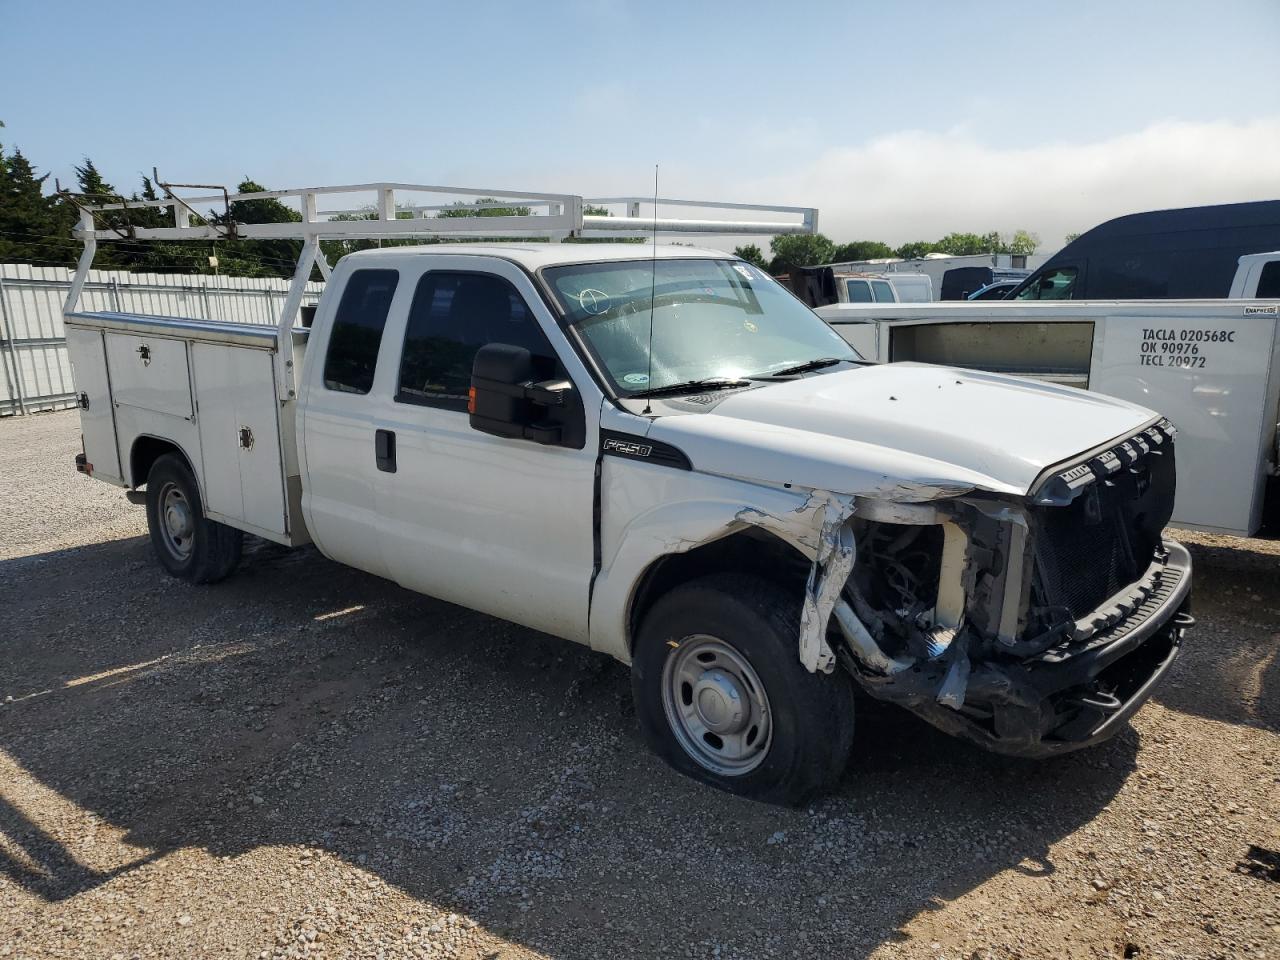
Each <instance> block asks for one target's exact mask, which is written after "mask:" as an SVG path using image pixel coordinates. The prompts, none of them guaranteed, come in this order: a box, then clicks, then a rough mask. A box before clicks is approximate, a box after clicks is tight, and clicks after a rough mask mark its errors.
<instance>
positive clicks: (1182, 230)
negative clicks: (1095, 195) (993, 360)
mask: <svg viewBox="0 0 1280 960" xmlns="http://www.w3.org/2000/svg"><path fill="white" fill-rule="evenodd" d="M1273 250H1280V200H1260V201H1257V202H1254V203H1224V204H1220V205H1218V206H1211V207H1184V208H1182V209H1179V210H1152V211H1149V212H1147V213H1132V214H1129V215H1128V216H1125V217H1117V218H1116V219H1114V220H1108V221H1107V222H1106V223H1102V224H1099V225H1098V226H1096V227H1094V228H1093V229H1092V230H1090V231H1088V232H1087V233H1082V234H1081V235H1080V236H1079V237H1077V238H1076V239H1075V240H1072V241H1071V242H1070V243H1069V244H1067V245H1066V246H1065V247H1063V248H1062V249H1061V250H1059V251H1058V252H1057V253H1055V254H1054V255H1053V256H1052V257H1050V258H1049V260H1048V261H1046V262H1045V264H1044V265H1043V266H1042V267H1040V269H1039V270H1037V271H1036V272H1035V273H1033V274H1031V276H1029V277H1027V279H1026V280H1024V281H1023V282H1022V283H1021V284H1019V285H1018V287H1017V288H1016V289H1015V290H1014V291H1013V292H1012V293H1010V294H1009V295H1008V299H1010V300H1170V299H1178V300H1183V299H1201V298H1209V299H1216V298H1220V297H1225V296H1227V294H1228V292H1229V291H1230V289H1231V281H1232V280H1233V279H1234V277H1235V274H1236V266H1237V261H1238V260H1239V259H1240V257H1242V256H1244V255H1245V254H1247V253H1268V252H1270V251H1273Z"/></svg>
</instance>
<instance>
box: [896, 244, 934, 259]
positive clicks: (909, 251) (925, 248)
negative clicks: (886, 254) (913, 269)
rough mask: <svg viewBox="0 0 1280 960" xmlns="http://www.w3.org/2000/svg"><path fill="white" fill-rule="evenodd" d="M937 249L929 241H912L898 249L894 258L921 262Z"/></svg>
mask: <svg viewBox="0 0 1280 960" xmlns="http://www.w3.org/2000/svg"><path fill="white" fill-rule="evenodd" d="M936 249H937V248H936V247H935V245H934V244H932V243H930V242H929V241H928V240H912V241H910V242H909V243H904V244H903V245H902V246H900V247H898V249H897V250H895V251H893V253H894V256H897V257H901V258H902V259H903V260H919V259H920V258H921V257H923V256H926V255H927V254H930V253H933V252H934V251H935V250H936Z"/></svg>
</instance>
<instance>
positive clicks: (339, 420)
mask: <svg viewBox="0 0 1280 960" xmlns="http://www.w3.org/2000/svg"><path fill="white" fill-rule="evenodd" d="M346 266H347V265H341V264H340V265H339V267H338V269H337V270H336V271H335V272H334V276H333V278H332V279H331V280H330V285H331V289H333V290H334V291H335V292H337V291H341V295H340V296H339V297H338V301H337V305H336V306H334V305H333V303H332V302H329V301H328V300H327V299H326V300H322V301H321V304H320V307H319V311H318V315H317V317H316V321H317V322H316V323H315V324H314V325H313V327H312V330H313V331H317V332H319V333H320V336H319V337H315V336H314V335H313V339H312V340H311V342H310V343H308V345H307V359H306V364H305V370H304V376H303V383H302V396H301V397H300V401H301V402H300V403H299V405H298V424H299V444H298V447H299V454H300V457H301V460H302V468H303V495H302V508H303V515H304V517H305V519H306V522H307V529H308V530H309V531H310V533H311V536H312V539H313V540H314V541H315V543H316V546H318V547H319V548H320V550H321V551H322V552H323V553H324V554H325V555H326V556H328V557H330V558H331V559H333V560H337V561H338V562H339V563H345V564H347V565H349V566H352V567H356V568H358V569H360V570H366V571H368V572H369V573H373V574H376V575H378V576H380V577H386V576H389V575H390V574H389V573H388V568H387V564H386V561H385V557H384V551H383V538H382V527H383V521H382V516H381V514H380V513H379V510H378V501H377V475H378V472H379V471H378V469H377V463H376V460H375V455H376V437H377V434H376V431H377V426H376V424H377V421H378V415H379V405H380V404H381V403H382V400H381V397H380V396H379V393H378V392H377V391H375V389H374V386H375V381H376V379H378V378H385V376H386V374H385V373H384V372H383V371H384V368H386V367H388V366H389V365H390V364H391V363H393V362H394V361H388V360H385V359H382V358H381V354H383V353H386V352H388V347H387V342H386V338H385V337H384V336H383V332H384V330H385V329H386V327H387V319H388V317H390V316H391V315H392V312H393V307H394V308H395V309H397V310H399V311H400V312H401V313H403V310H404V308H403V306H402V305H401V304H400V301H401V300H403V298H404V295H405V293H404V287H406V286H407V285H406V284H404V283H403V282H402V281H401V278H400V271H399V270H397V269H386V268H382V267H379V268H376V269H374V268H366V267H357V268H355V269H346ZM326 314H327V315H326Z"/></svg>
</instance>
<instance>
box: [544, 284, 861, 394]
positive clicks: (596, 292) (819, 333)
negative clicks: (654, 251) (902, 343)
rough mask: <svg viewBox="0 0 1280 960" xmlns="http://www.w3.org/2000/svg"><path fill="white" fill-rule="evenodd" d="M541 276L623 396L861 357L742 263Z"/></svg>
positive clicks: (794, 299) (788, 294)
mask: <svg viewBox="0 0 1280 960" xmlns="http://www.w3.org/2000/svg"><path fill="white" fill-rule="evenodd" d="M543 276H544V277H545V278H546V279H547V281H548V282H549V283H550V285H551V288H552V290H553V291H554V292H555V296H556V299H557V300H559V302H560V306H561V307H563V308H564V312H565V315H566V317H567V318H568V321H569V323H570V324H571V325H572V326H573V327H574V329H576V330H577V331H578V333H579V334H580V335H581V337H582V340H583V341H584V342H585V344H586V345H587V348H588V349H589V350H590V351H591V353H592V354H593V355H594V357H595V359H596V361H597V362H598V363H599V364H600V366H601V367H602V368H603V369H604V370H605V372H606V373H607V374H608V376H609V378H610V380H612V381H613V386H614V388H615V389H616V390H617V392H618V393H619V394H622V395H624V396H626V395H628V394H632V393H641V392H644V391H646V390H651V389H660V388H662V387H668V386H672V385H673V384H680V383H685V382H686V381H692V380H705V379H708V378H728V379H739V378H743V377H757V376H768V375H769V374H770V373H772V372H774V371H777V370H783V369H785V368H787V367H794V366H797V365H799V364H803V363H806V362H808V361H811V360H817V359H820V358H832V359H833V360H857V359H859V357H858V354H857V352H856V351H855V350H854V349H853V348H852V347H851V346H849V344H848V343H846V342H845V340H844V338H843V337H841V336H840V334H838V333H836V332H835V331H834V330H832V329H831V328H830V327H829V326H827V325H826V323H824V322H823V321H822V319H821V318H820V317H819V316H818V315H817V314H815V313H814V312H813V311H812V310H810V309H809V308H808V307H806V306H805V305H804V304H802V303H801V302H800V301H799V300H797V299H796V298H795V297H793V296H792V295H791V294H790V293H788V292H787V291H786V290H785V289H783V288H782V287H781V286H779V285H778V283H777V282H775V281H774V280H773V278H772V277H770V276H768V275H767V274H766V273H764V272H763V271H761V270H758V269H756V268H755V267H753V266H751V265H750V264H747V263H743V262H742V261H740V260H706V259H701V260H695V259H690V260H626V261H613V262H609V263H579V264H573V265H571V266H564V267H548V268H546V269H544V270H543ZM651 291H652V299H650V292H651ZM650 317H652V324H653V330H652V337H651V336H650ZM651 341H652V343H653V364H652V371H651V370H650V363H649V344H650V342H651Z"/></svg>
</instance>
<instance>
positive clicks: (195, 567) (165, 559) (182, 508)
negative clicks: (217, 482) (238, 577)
mask: <svg viewBox="0 0 1280 960" xmlns="http://www.w3.org/2000/svg"><path fill="white" fill-rule="evenodd" d="M147 529H148V532H149V533H150V534H151V546H152V548H153V549H154V550H155V552H156V559H157V560H159V561H160V565H161V566H162V567H164V568H165V570H167V571H168V572H169V573H171V574H172V575H173V576H175V577H178V578H180V579H182V580H189V581H191V582H192V583H216V582H217V581H219V580H223V579H225V578H226V577H228V576H229V575H230V574H231V572H232V571H233V570H234V569H235V568H236V566H237V565H238V564H239V563H240V551H241V547H242V544H243V541H244V535H243V534H242V533H241V532H240V531H239V530H236V529H235V528H234V527H228V526H227V525H226V524H224V523H218V522H217V521H215V520H210V519H208V518H207V517H206V516H205V515H204V506H203V504H202V503H201V502H200V487H199V485H198V484H197V483H196V478H195V476H194V475H193V474H192V472H191V468H190V467H188V466H187V464H186V461H185V460H183V459H182V458H181V457H179V456H176V455H175V454H166V455H165V456H163V457H160V458H159V459H157V460H156V462H155V463H154V464H153V465H152V467H151V472H150V473H148V474H147Z"/></svg>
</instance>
